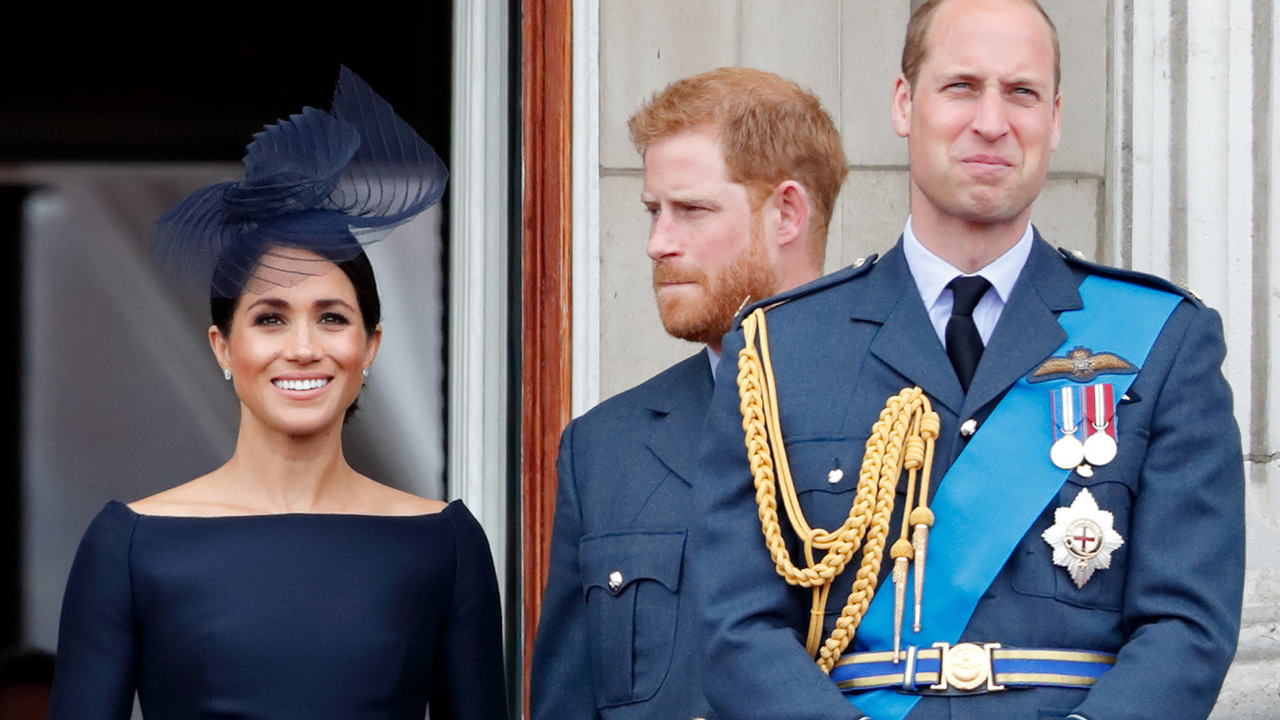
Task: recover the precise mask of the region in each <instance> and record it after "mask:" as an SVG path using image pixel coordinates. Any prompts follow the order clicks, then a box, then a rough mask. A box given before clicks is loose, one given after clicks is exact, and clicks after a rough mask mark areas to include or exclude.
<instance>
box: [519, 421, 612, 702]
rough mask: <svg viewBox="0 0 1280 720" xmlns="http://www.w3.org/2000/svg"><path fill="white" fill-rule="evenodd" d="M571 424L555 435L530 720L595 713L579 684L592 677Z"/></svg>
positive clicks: (591, 697)
mask: <svg viewBox="0 0 1280 720" xmlns="http://www.w3.org/2000/svg"><path fill="white" fill-rule="evenodd" d="M575 427H576V423H570V425H569V426H568V427H567V428H566V429H565V431H564V433H563V434H562V435H561V438H560V457H559V459H558V461H557V464H556V469H557V474H558V475H559V485H558V487H557V489H556V515H555V529H554V530H553V531H552V535H551V562H550V566H549V571H548V577H547V589H546V593H545V594H544V595H543V599H542V617H541V618H540V619H539V621H538V636H537V640H536V641H535V642H534V646H533V679H532V688H531V700H532V712H533V718H534V720H579V719H581V718H588V719H589V718H595V717H598V713H597V711H596V703H595V693H593V692H591V688H590V687H589V686H587V687H584V685H583V679H584V678H591V677H592V669H591V657H590V653H589V652H587V651H586V650H585V649H586V648H588V647H590V644H589V642H588V637H587V636H588V627H587V625H588V614H587V602H586V596H585V595H584V594H583V585H582V571H581V569H580V563H579V558H578V546H579V543H580V542H581V541H582V535H583V529H582V509H581V507H580V504H579V502H578V493H577V485H576V481H575V478H574V472H573V465H574V463H573V433H574V428H575Z"/></svg>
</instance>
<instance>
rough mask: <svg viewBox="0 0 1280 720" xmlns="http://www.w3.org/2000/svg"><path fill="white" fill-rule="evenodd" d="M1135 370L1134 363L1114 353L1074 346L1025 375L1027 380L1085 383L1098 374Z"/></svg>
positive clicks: (1034, 381) (1122, 373)
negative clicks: (1064, 354) (1061, 355)
mask: <svg viewBox="0 0 1280 720" xmlns="http://www.w3.org/2000/svg"><path fill="white" fill-rule="evenodd" d="M1136 372H1138V368H1137V366H1136V365H1134V364H1133V363H1131V362H1129V361H1128V360H1125V359H1124V358H1122V357H1120V356H1119V355H1116V354H1115V353H1109V352H1099V353H1095V352H1093V351H1092V350H1090V349H1089V348H1087V347H1080V346H1076V347H1074V348H1072V349H1071V350H1069V351H1068V352H1067V354H1066V356H1065V357H1051V358H1049V359H1048V360H1045V361H1044V362H1042V363H1040V365H1039V366H1038V367H1036V369H1035V370H1032V371H1031V372H1030V373H1029V374H1028V375H1027V382H1032V383H1038V382H1044V381H1046V380H1060V379H1063V380H1072V381H1074V382H1078V383H1087V382H1089V381H1091V380H1093V379H1094V378H1096V377H1098V376H1099V375H1133V374H1134V373H1136Z"/></svg>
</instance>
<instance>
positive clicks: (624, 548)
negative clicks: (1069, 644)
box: [579, 530, 685, 708]
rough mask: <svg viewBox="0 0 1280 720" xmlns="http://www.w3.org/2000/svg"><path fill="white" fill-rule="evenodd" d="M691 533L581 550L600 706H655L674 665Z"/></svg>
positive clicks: (603, 540)
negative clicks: (653, 702)
mask: <svg viewBox="0 0 1280 720" xmlns="http://www.w3.org/2000/svg"><path fill="white" fill-rule="evenodd" d="M684 543H685V531H684V530H678V531H671V532H647V533H627V534H615V535H602V536H595V537H588V538H584V539H583V540H582V544H581V546H580V548H579V550H580V552H579V557H580V558H581V565H582V567H581V569H582V578H583V588H582V590H583V592H584V593H585V594H586V598H587V613H588V617H589V620H590V629H591V643H592V649H593V651H594V658H593V660H594V662H593V663H592V667H593V671H594V673H595V685H596V699H597V704H598V705H599V706H600V707H602V708H604V707H610V706H613V705H623V704H626V703H633V702H640V701H643V700H648V699H649V698H651V697H653V696H654V694H655V693H657V692H658V688H660V687H661V686H662V682H663V680H665V679H666V676H667V672H668V670H669V669H670V667H671V658H672V653H673V652H674V648H675V639H676V637H675V634H676V624H677V623H676V615H677V613H678V612H679V607H680V595H679V590H680V567H681V564H682V561H683V559H684Z"/></svg>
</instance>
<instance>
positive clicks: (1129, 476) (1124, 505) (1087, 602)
mask: <svg viewBox="0 0 1280 720" xmlns="http://www.w3.org/2000/svg"><path fill="white" fill-rule="evenodd" d="M1127 440H1128V443H1127V445H1128V446H1127V447H1126V443H1124V442H1122V443H1121V452H1120V454H1118V455H1117V456H1116V459H1115V460H1113V461H1112V462H1111V463H1109V464H1108V465H1105V466H1103V467H1099V468H1095V469H1094V472H1093V475H1092V476H1091V477H1081V476H1080V475H1079V474H1077V473H1074V472H1073V473H1072V474H1071V475H1070V476H1069V477H1068V478H1067V481H1066V482H1064V483H1063V485H1062V487H1061V488H1060V489H1059V490H1058V495H1057V497H1056V498H1055V499H1054V501H1053V502H1051V503H1049V507H1047V508H1046V509H1045V511H1044V513H1042V514H1041V516H1040V518H1039V519H1038V520H1037V521H1036V524H1035V525H1034V526H1033V527H1032V528H1031V530H1030V531H1029V532H1028V533H1027V534H1026V536H1025V537H1023V539H1022V542H1021V543H1020V544H1019V545H1018V548H1017V550H1015V551H1014V555H1013V558H1012V559H1011V562H1012V568H1011V570H1012V578H1011V580H1012V584H1013V589H1014V591H1016V592H1019V593H1022V594H1023V595H1033V596H1037V597H1049V598H1053V599H1055V600H1058V601H1060V602H1063V603H1066V604H1068V605H1072V606H1075V607H1080V608H1086V609H1095V610H1110V611H1115V612H1120V611H1121V610H1123V609H1124V589H1125V582H1126V580H1127V572H1126V570H1127V568H1128V565H1129V562H1128V558H1129V534H1130V527H1129V525H1130V523H1129V519H1130V515H1131V512H1132V509H1133V503H1134V499H1135V490H1134V485H1135V484H1136V483H1137V477H1138V472H1139V469H1140V465H1141V458H1142V457H1143V455H1144V454H1145V449H1146V444H1145V440H1144V438H1142V437H1133V438H1128V439H1127ZM1085 490H1088V492H1089V494H1090V495H1092V496H1093V499H1094V501H1095V502H1097V504H1098V510H1099V511H1101V512H1104V513H1109V514H1110V517H1111V527H1112V529H1114V530H1115V531H1116V532H1118V533H1120V538H1121V539H1122V540H1123V544H1122V545H1121V546H1120V547H1118V548H1115V549H1114V550H1112V551H1111V556H1110V557H1111V560H1110V564H1109V566H1108V567H1107V568H1105V569H1098V570H1096V571H1095V572H1094V573H1093V575H1092V576H1091V577H1090V578H1089V579H1088V581H1087V582H1085V584H1084V586H1083V587H1077V586H1076V583H1075V581H1074V580H1072V579H1071V575H1070V573H1068V571H1067V569H1066V568H1064V567H1062V566H1060V565H1055V564H1053V548H1051V547H1050V546H1049V543H1048V542H1046V541H1045V540H1044V538H1043V533H1044V531H1045V530H1046V529H1048V528H1049V527H1050V526H1052V525H1053V524H1054V523H1055V521H1056V518H1055V516H1056V510H1057V509H1058V508H1069V507H1071V506H1072V504H1073V503H1075V502H1076V500H1077V499H1078V498H1079V497H1080V494H1081V493H1082V492H1083V491H1085ZM1104 517H1105V516H1104ZM1095 519H1096V518H1095Z"/></svg>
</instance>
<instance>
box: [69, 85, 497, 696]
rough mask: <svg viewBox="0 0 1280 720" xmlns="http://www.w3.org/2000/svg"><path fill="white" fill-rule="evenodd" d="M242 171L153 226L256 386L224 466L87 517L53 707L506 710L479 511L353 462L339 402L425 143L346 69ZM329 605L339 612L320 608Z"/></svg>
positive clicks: (247, 393) (349, 387) (345, 408)
mask: <svg viewBox="0 0 1280 720" xmlns="http://www.w3.org/2000/svg"><path fill="white" fill-rule="evenodd" d="M245 170H246V172H245V178H244V179H243V180H241V181H238V182H231V183H222V184H219V185H213V186H210V187H207V188H204V189H203V190H200V191H197V192H196V193H194V194H193V195H191V196H190V197H188V198H187V199H185V200H183V201H182V202H181V203H179V204H178V205H177V206H175V207H174V208H173V209H172V210H170V211H169V212H168V213H166V214H165V216H164V217H162V218H161V219H160V221H159V223H158V224H157V226H156V229H155V232H154V235H153V249H154V251H155V254H156V256H157V259H158V260H159V262H160V264H161V266H162V267H164V268H165V269H167V270H168V271H170V273H171V274H172V275H174V276H175V278H177V279H180V280H185V281H187V282H189V283H194V284H197V285H200V286H202V287H204V288H207V289H208V290H209V292H210V296H211V302H210V309H211V315H212V320H213V323H212V325H211V326H210V328H209V342H210V345H211V346H212V349H213V353H214V355H215V357H216V358H217V360H218V363H219V365H220V366H221V367H222V369H223V372H224V374H225V376H226V378H227V379H228V380H231V381H233V382H232V385H233V387H234V389H235V393H236V396H237V397H238V398H239V400H240V427H239V431H238V435H237V440H236V447H235V452H234V454H233V455H232V457H231V459H230V460H228V461H227V462H226V463H225V464H224V465H222V466H221V467H219V468H217V469H215V470H213V471H212V472H209V473H208V474H206V475H203V476H201V477H198V478H196V479H194V480H191V481H190V482H187V483H184V484H182V485H179V486H178V487H175V488H172V489H170V490H166V491H164V492H161V493H159V494H156V495H153V496H151V497H148V498H144V499H142V500H138V501H135V502H133V503H129V504H127V505H126V504H123V503H119V502H111V503H108V504H107V506H106V507H105V508H104V509H103V510H102V512H101V513H99V515H98V517H97V518H96V519H95V520H94V522H93V524H92V525H91V526H90V527H89V529H88V531H87V532H86V533H85V536H84V539H83V540H82V542H81V545H80V549H79V551H78V553H77V555H76V559H75V563H74V565H73V567H72V570H71V576H70V579H69V580H68V583H67V591H66V595H65V599H64V603H63V611H62V622H61V627H60V631H59V641H58V667H57V675H56V678H55V683H54V690H53V706H52V710H51V717H52V718H55V719H58V720H69V719H71V718H75V719H77V720H86V719H87V720H96V719H101V720H124V719H125V718H128V717H129V714H130V710H131V707H132V705H133V699H134V695H135V693H136V694H137V696H138V700H139V702H140V705H141V708H142V712H143V716H144V717H145V718H147V720H157V719H158V720H166V719H168V718H178V717H196V716H199V717H206V716H212V715H218V716H223V715H236V716H253V717H314V718H322V717H332V718H344V719H350V720H392V719H394V720H408V719H410V718H412V719H413V720H421V718H422V717H423V716H424V715H425V713H426V708H427V706H428V704H429V705H430V708H431V717H433V718H436V719H437V720H440V719H441V718H446V719H447V718H475V719H476V720H481V719H487V718H497V719H498V720H502V719H503V718H505V717H506V693H505V692H504V691H503V688H502V684H503V680H502V675H503V671H502V668H503V665H502V654H501V621H500V610H499V602H498V590H497V581H496V578H495V575H494V569H493V561H492V558H491V556H490V553H489V547H488V543H487V541H486V539H485V537H484V533H483V531H482V530H481V529H480V526H479V524H478V523H477V522H476V520H475V519H474V518H473V517H472V516H471V514H470V513H469V512H468V510H467V509H466V508H465V507H463V506H462V505H461V504H460V503H453V504H450V505H445V504H444V503H442V502H440V501H437V500H429V499H426V498H421V497H417V496H415V495H411V494H409V493H406V492H403V491H400V490H396V489H393V488H391V487H388V486H386V485H383V484H381V483H378V482H376V481H374V480H372V479H370V478H368V477H365V476H364V475H362V474H360V473H358V472H357V471H356V470H355V469H353V468H352V467H351V466H350V465H349V464H348V463H347V461H346V459H345V457H344V455H343V450H342V426H343V423H344V420H345V418H347V417H348V416H349V414H350V412H351V409H352V408H353V407H354V404H355V401H356V398H357V396H358V395H359V394H360V391H361V388H362V386H363V380H364V377H365V376H366V374H367V372H368V370H369V367H370V366H371V365H372V364H373V362H374V359H375V358H376V356H377V353H378V348H379V345H380V343H381V338H382V329H381V326H380V325H379V322H380V314H381V309H380V308H381V306H380V303H379V300H378V293H377V285H376V282H375V281H374V277H373V270H372V266H371V265H370V263H369V259H368V258H367V256H366V255H365V253H364V250H363V245H364V244H366V243H368V242H371V241H372V240H374V239H377V238H379V237H381V236H382V235H383V234H385V231H389V230H390V229H391V228H393V227H394V226H396V225H398V224H400V223H403V222H405V221H407V220H409V219H410V218H412V217H413V216H415V215H416V214H418V213H419V212H421V211H423V210H425V209H426V208H427V207H429V206H431V205H433V204H435V203H436V202H437V201H438V200H439V199H440V196H441V194H442V193H443V190H444V183H445V179H446V176H447V173H446V172H445V169H444V166H443V164H442V163H441V162H440V160H439V158H438V157H437V156H436V155H435V153H434V152H433V151H432V149H431V148H430V147H429V146H428V145H427V144H426V143H425V142H423V141H422V139H421V138H420V137H418V135H417V134H416V133H415V132H414V131H413V130H412V129H411V128H410V127H409V126H408V125H407V124H405V123H404V122H403V121H402V120H401V119H400V118H399V117H397V116H396V115H395V113H394V112H393V111H392V109H391V107H390V106H389V105H387V103H386V102H385V101H384V100H382V98H380V97H378V96H377V95H376V94H374V93H373V91H372V90H371V89H370V88H369V87H368V86H367V85H365V84H364V82H363V81H361V80H360V79H359V78H357V77H356V76H355V75H354V74H352V73H351V72H350V71H347V70H346V69H345V68H344V69H343V72H342V76H341V78H340V80H339V83H338V90H337V92H336V94H335V97H334V103H333V110H332V111H331V112H330V113H326V112H323V111H320V110H315V109H313V108H305V109H304V110H303V111H302V113H300V114H297V115H294V116H292V117H291V118H290V119H289V120H287V121H282V122H280V123H278V124H276V125H274V126H270V127H268V128H266V129H265V130H264V131H263V132H261V133H258V134H257V135H256V136H255V137H254V142H253V143H252V144H251V145H250V146H249V148H248V154H247V155H246V157H245ZM320 627H323V628H324V632H317V631H316V629H317V628H320Z"/></svg>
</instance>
